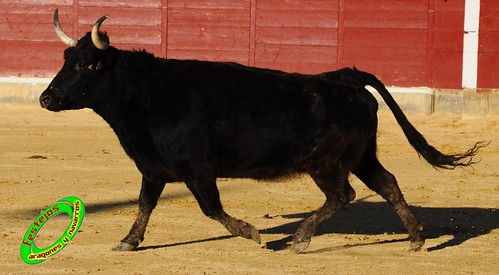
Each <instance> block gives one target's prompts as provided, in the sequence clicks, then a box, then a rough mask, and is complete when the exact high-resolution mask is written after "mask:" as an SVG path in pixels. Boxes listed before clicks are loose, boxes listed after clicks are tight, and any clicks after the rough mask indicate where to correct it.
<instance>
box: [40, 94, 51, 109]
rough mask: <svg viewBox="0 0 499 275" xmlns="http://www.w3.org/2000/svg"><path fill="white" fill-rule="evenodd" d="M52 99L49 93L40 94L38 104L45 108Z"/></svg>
mask: <svg viewBox="0 0 499 275" xmlns="http://www.w3.org/2000/svg"><path fill="white" fill-rule="evenodd" d="M51 101H52V98H51V96H50V95H42V96H40V105H41V106H42V107H43V108H47V106H49V105H50V102H51Z"/></svg>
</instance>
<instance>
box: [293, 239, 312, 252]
mask: <svg viewBox="0 0 499 275" xmlns="http://www.w3.org/2000/svg"><path fill="white" fill-rule="evenodd" d="M309 244H310V240H309V241H293V244H291V248H290V249H291V251H292V252H294V253H296V254H299V253H303V251H305V249H307V247H308V245H309Z"/></svg>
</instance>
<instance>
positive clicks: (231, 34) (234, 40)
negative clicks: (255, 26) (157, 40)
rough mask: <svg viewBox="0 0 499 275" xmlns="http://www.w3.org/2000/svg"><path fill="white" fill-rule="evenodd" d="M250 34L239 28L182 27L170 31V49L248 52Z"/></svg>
mask: <svg viewBox="0 0 499 275" xmlns="http://www.w3.org/2000/svg"><path fill="white" fill-rule="evenodd" d="M248 40H249V33H248V31H247V30H245V31H241V29H240V28H238V27H225V26H222V27H219V26H204V27H198V26H182V27H178V28H175V29H170V30H169V35H168V46H169V49H172V50H175V49H183V50H188V49H192V50H202V49H206V50H210V49H213V50H230V49H237V50H248V43H249V41H248Z"/></svg>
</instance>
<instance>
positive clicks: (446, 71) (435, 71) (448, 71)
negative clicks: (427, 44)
mask: <svg viewBox="0 0 499 275" xmlns="http://www.w3.org/2000/svg"><path fill="white" fill-rule="evenodd" d="M461 36H462V35H461ZM462 66H463V54H462V52H460V51H456V50H454V49H435V50H434V54H433V60H432V71H431V72H430V73H431V74H432V82H431V83H430V85H431V86H432V87H438V88H447V89H459V88H461V85H462V84H461V73H462Z"/></svg>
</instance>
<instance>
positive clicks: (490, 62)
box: [477, 51, 499, 89]
mask: <svg viewBox="0 0 499 275" xmlns="http://www.w3.org/2000/svg"><path fill="white" fill-rule="evenodd" d="M478 64H479V65H478V79H477V87H478V88H496V89H497V88H498V87H499V53H498V52H497V51H496V52H488V53H487V52H485V53H478Z"/></svg>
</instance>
